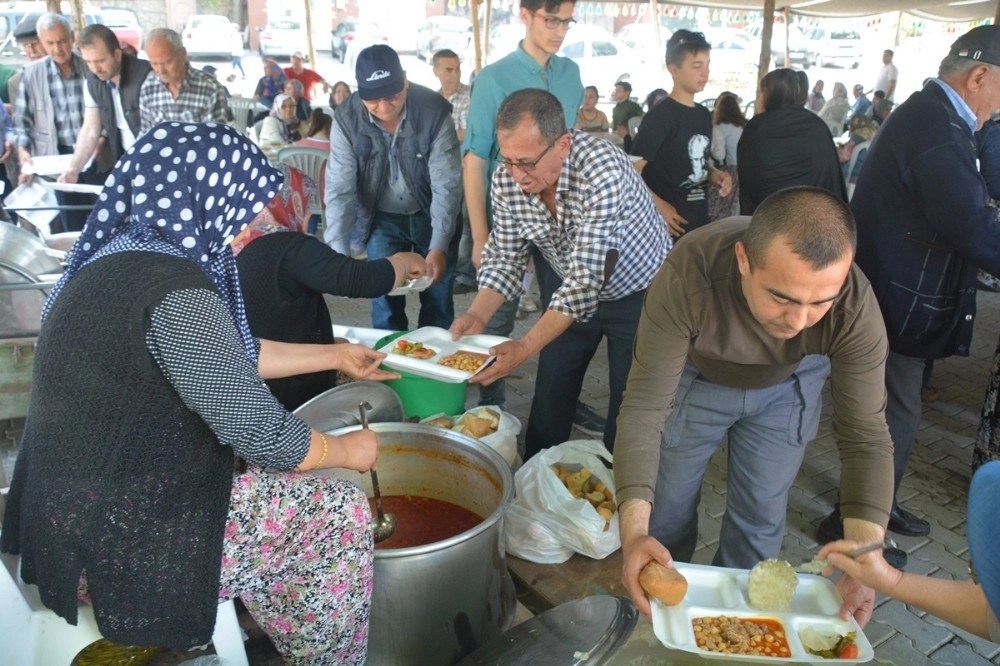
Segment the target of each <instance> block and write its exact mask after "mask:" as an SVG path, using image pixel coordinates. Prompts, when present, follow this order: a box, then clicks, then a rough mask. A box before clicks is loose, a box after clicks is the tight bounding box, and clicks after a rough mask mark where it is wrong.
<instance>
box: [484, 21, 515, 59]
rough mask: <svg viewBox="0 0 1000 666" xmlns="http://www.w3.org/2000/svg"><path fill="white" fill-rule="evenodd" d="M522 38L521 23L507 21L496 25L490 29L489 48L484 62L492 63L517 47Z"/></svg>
mask: <svg viewBox="0 0 1000 666" xmlns="http://www.w3.org/2000/svg"><path fill="white" fill-rule="evenodd" d="M522 39H524V24H523V23H507V24H504V25H498V26H495V27H494V28H493V30H491V31H490V43H489V49H488V51H487V53H486V62H487V63H488V64H492V63H494V62H496V61H497V60H499V59H500V58H503V57H504V56H505V55H507V54H508V53H511V52H512V51H513V50H514V49H516V48H517V45H518V42H520V41H521V40H522Z"/></svg>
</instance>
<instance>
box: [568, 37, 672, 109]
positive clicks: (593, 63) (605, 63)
mask: <svg viewBox="0 0 1000 666" xmlns="http://www.w3.org/2000/svg"><path fill="white" fill-rule="evenodd" d="M559 55H561V56H565V57H567V58H569V59H570V60H572V61H573V62H575V63H576V64H577V65H579V67H580V77H581V78H582V79H583V84H584V85H594V86H597V89H598V90H601V91H604V92H603V93H602V94H604V95H609V94H610V91H611V89H612V88H613V87H614V84H615V83H616V82H618V81H628V82H629V83H631V84H632V91H633V93H635V94H636V95H638V96H639V98H640V99H642V96H643V95H645V94H646V93H647V92H649V91H650V90H652V89H653V88H657V87H660V86H661V85H662V83H661V82H660V80H659V79H660V77H658V76H656V75H654V74H651V72H650V69H651V68H649V67H643V66H642V62H641V59H640V57H639V56H638V54H636V53H635V52H634V51H633V50H632V49H630V48H629V47H627V46H625V44H623V43H622V42H620V41H618V39H616V38H615V37H614V36H613V35H612V34H611V33H609V32H608V31H607V30H605V29H603V28H600V27H598V26H595V25H587V24H578V25H574V26H573V27H572V28H570V29H569V32H567V33H566V38H565V39H564V40H563V43H562V49H560V50H559Z"/></svg>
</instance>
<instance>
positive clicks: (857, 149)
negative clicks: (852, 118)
mask: <svg viewBox="0 0 1000 666" xmlns="http://www.w3.org/2000/svg"><path fill="white" fill-rule="evenodd" d="M869 145H871V141H862V142H861V143H859V144H858V145H856V146H854V150H853V151H851V159H849V160H848V161H847V200H848V201H850V200H851V197H853V196H854V188H855V187H857V183H852V182H851V174H852V173H854V165H855V164H856V163H857V161H858V160H859V159H860V158H861V153H863V152H865V151H867V150H868V146H869Z"/></svg>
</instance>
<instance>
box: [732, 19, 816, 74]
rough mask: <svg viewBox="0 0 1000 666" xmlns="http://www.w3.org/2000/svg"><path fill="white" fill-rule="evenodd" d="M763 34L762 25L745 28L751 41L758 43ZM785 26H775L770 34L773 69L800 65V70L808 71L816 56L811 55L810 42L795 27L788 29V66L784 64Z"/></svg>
mask: <svg viewBox="0 0 1000 666" xmlns="http://www.w3.org/2000/svg"><path fill="white" fill-rule="evenodd" d="M763 32H764V27H763V26H762V25H759V24H757V25H751V26H749V27H747V29H746V33H747V35H748V36H750V37H752V38H753V39H755V40H757V41H758V42H759V41H760V38H761V34H763ZM785 41H786V37H785V26H784V24H775V26H774V30H773V31H772V32H771V61H772V62H774V66H775V67H791V66H792V65H801V66H802V69H809V66H810V65H812V64H813V60H815V58H816V55H815V53H813V48H812V40H811V39H810V38H809V36H808V35H806V34H805V33H803V32H802V31H801V30H799V29H798V27H796V26H794V25H793V26H790V27H789V28H788V37H787V41H788V64H786V63H785Z"/></svg>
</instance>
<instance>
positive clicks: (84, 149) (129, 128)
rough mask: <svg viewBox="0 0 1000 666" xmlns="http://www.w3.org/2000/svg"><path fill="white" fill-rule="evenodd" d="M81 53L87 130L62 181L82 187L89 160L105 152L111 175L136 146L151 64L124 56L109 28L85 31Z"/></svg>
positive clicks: (105, 164) (104, 167) (82, 130)
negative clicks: (141, 90) (84, 69)
mask: <svg viewBox="0 0 1000 666" xmlns="http://www.w3.org/2000/svg"><path fill="white" fill-rule="evenodd" d="M79 42H80V54H81V56H82V57H83V61H84V62H85V63H86V64H87V70H88V71H87V83H86V86H85V87H84V89H83V107H84V111H83V126H82V127H81V128H80V133H79V134H78V135H77V138H76V147H75V148H74V150H73V160H72V162H71V163H70V166H69V168H68V169H67V170H66V171H65V172H64V173H63V174H62V175H61V176H59V182H62V183H75V182H77V180H78V178H79V176H80V171H82V170H83V167H84V166H85V165H86V163H87V160H89V159H90V158H91V156H94V155H95V153H97V152H100V154H101V159H100V160H99V161H100V162H103V163H102V164H99V165H98V167H99V168H98V170H99V171H101V172H104V171H108V170H109V169H110V168H111V167H112V166H113V165H114V163H115V162H117V161H118V158H119V157H121V156H122V154H124V153H125V151H126V150H128V149H129V148H131V147H132V144H133V143H135V138H136V135H138V134H139V88H140V87H141V86H142V83H143V81H145V80H146V77H147V76H148V75H149V72H150V70H151V68H150V65H149V62H147V61H145V60H140V59H139V58H136V57H135V56H131V55H127V54H123V53H122V50H121V47H120V46H119V42H118V38H117V37H115V34H114V33H113V32H112V31H111V30H110V29H109V28H108V27H106V26H103V25H89V26H87V27H86V28H84V29H83V30H81V31H80V40H79Z"/></svg>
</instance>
